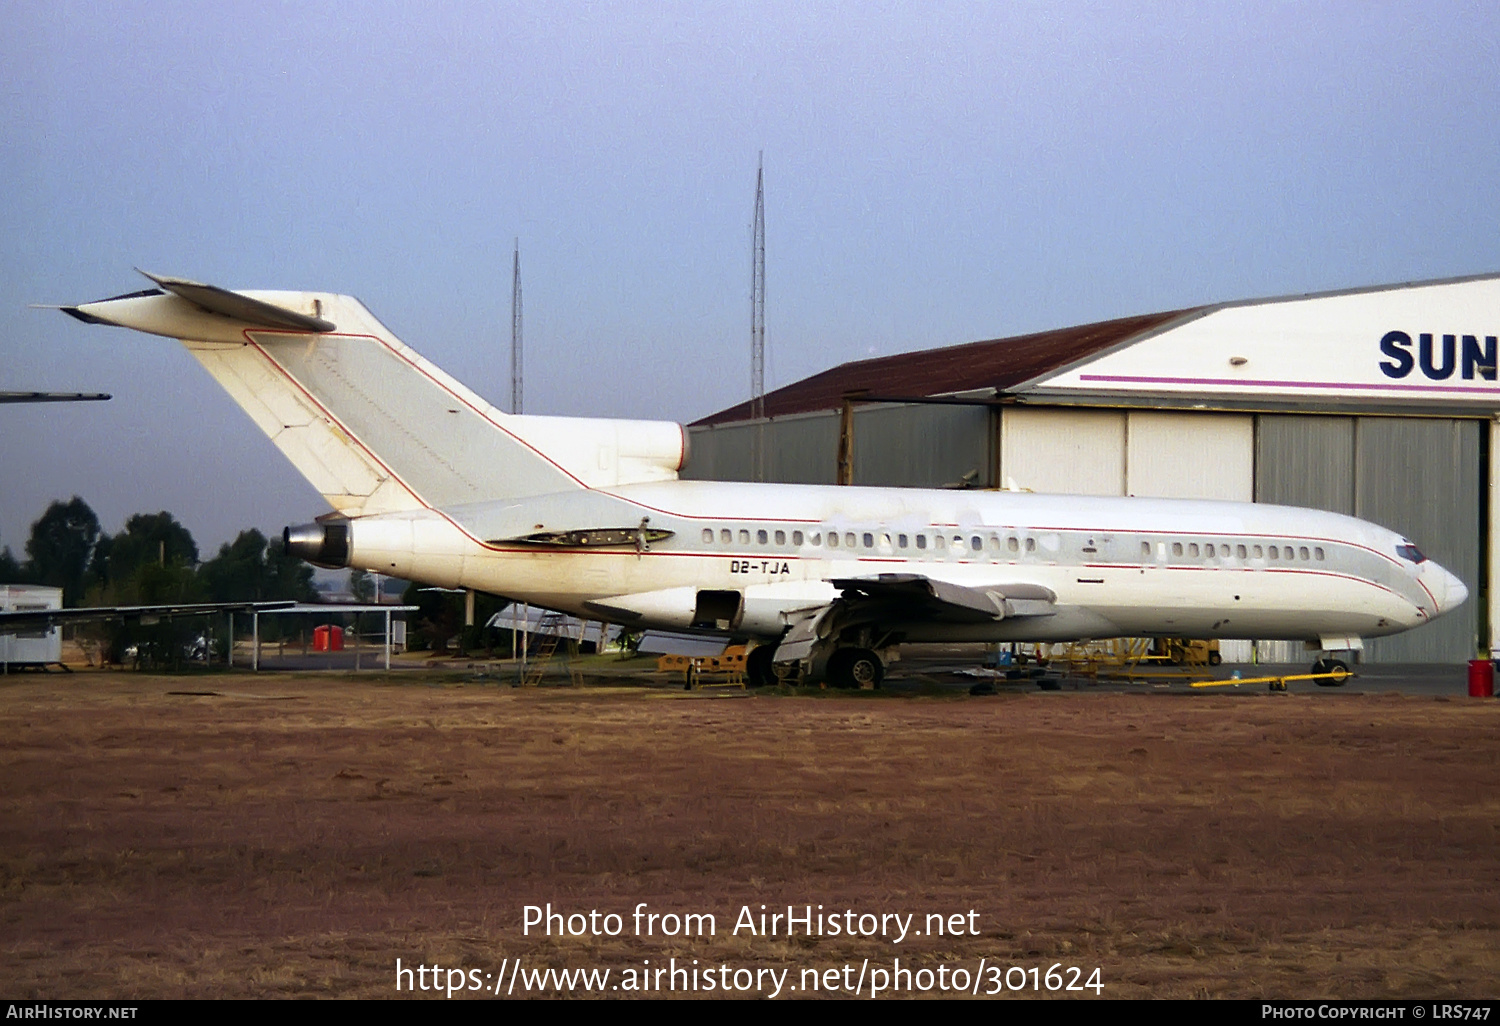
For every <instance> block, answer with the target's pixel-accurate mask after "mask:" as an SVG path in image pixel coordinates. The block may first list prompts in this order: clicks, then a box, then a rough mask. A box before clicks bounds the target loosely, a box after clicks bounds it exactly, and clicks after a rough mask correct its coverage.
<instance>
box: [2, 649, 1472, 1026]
mask: <svg viewBox="0 0 1500 1026" xmlns="http://www.w3.org/2000/svg"><path fill="white" fill-rule="evenodd" d="M183 692H214V693H213V694H188V693H183ZM1497 730H1500V706H1497V704H1496V703H1495V702H1493V701H1480V700H1467V699H1463V698H1454V699H1451V700H1450V699H1447V698H1431V697H1423V698H1411V697H1402V696H1400V695H1380V696H1364V695H1298V694H1287V695H1270V694H1256V695H1232V696H1231V695H1222V694H1193V695H1182V694H1172V695H1168V694H1086V693H1051V694H1041V693H1028V694H1016V695H1001V696H996V697H986V698H969V697H967V696H949V697H942V696H932V695H912V694H907V695H902V696H895V697H892V696H888V695H880V694H870V693H856V694H836V693H828V694H824V695H776V694H765V695H752V696H748V697H738V696H734V697H730V696H713V695H704V694H697V693H695V694H691V695H688V694H683V693H682V692H673V691H666V690H663V689H656V690H653V689H645V688H629V687H590V688H580V689H571V688H542V689H534V690H518V689H513V688H510V687H495V686H478V685H474V684H467V685H463V684H439V683H432V682H424V681H421V680H418V679H414V675H413V674H410V673H408V674H403V675H401V676H400V678H399V679H391V680H389V681H379V680H371V679H365V680H357V681H356V680H350V679H348V678H346V677H340V676H332V675H329V676H322V675H304V676H293V675H280V676H276V677H274V678H254V677H251V676H249V675H215V676H206V677H153V676H147V675H139V674H124V673H95V674H79V675H76V676H73V677H68V678H64V677H58V676H50V677H41V676H35V675H28V676H23V677H19V678H18V677H11V678H9V679H7V680H5V681H4V682H3V683H0V782H3V786H0V923H3V928H0V994H4V995H5V996H7V997H14V998H81V997H114V998H131V997H140V998H147V997H164V998H176V997H262V996H264V997H306V996H339V997H394V996H397V990H396V985H397V981H398V977H397V974H396V962H397V959H398V958H399V959H401V961H402V965H403V966H405V967H416V966H422V967H430V966H432V965H435V964H436V965H441V966H442V968H443V970H444V972H445V973H446V971H447V970H448V969H450V968H451V969H461V970H463V971H465V973H468V974H470V975H466V976H464V977H461V978H460V979H461V984H462V985H468V984H469V983H470V982H471V981H479V982H482V983H483V985H484V987H485V988H486V990H494V989H495V984H494V980H495V979H496V978H497V977H498V978H499V979H500V980H501V981H502V982H504V979H505V976H504V974H505V973H508V972H509V973H514V971H515V966H516V965H517V963H516V962H515V960H516V959H518V958H519V959H521V963H520V964H521V965H522V966H523V967H524V970H525V972H528V973H529V972H531V971H533V970H536V969H540V968H543V967H547V966H553V967H569V968H600V969H603V968H609V969H611V970H612V972H613V973H614V974H615V975H613V976H612V977H611V981H612V983H614V984H615V985H618V982H619V981H621V980H624V979H626V977H625V972H626V971H627V970H630V971H633V972H639V971H640V970H644V969H650V968H659V967H662V966H669V965H673V964H674V963H672V962H671V960H672V959H676V963H675V965H676V966H677V967H683V966H687V965H689V964H690V963H692V961H693V960H694V959H696V960H698V961H697V964H696V966H695V968H697V969H698V970H700V972H702V971H706V970H707V969H709V968H710V967H712V968H713V969H714V971H715V972H716V973H717V972H718V971H719V970H718V967H719V966H726V967H727V972H728V973H729V974H730V975H720V976H718V977H717V978H718V979H719V980H721V981H729V980H732V979H733V976H732V973H733V972H734V971H736V970H741V969H743V970H750V971H754V970H756V969H766V968H771V969H775V970H777V971H780V970H782V969H789V970H790V972H789V974H788V976H787V977H786V987H787V988H789V989H786V990H783V991H782V995H783V996H788V995H790V996H811V994H809V988H808V987H807V986H806V985H805V980H806V977H805V976H804V975H803V974H802V971H803V970H818V971H819V972H822V971H824V970H829V969H838V970H840V971H842V967H844V966H845V965H849V966H851V967H852V968H851V970H850V975H849V976H847V977H844V976H840V977H839V980H840V981H841V983H840V985H841V986H845V987H848V988H852V986H853V984H854V977H855V975H857V974H859V973H861V972H862V971H863V972H864V973H865V976H864V979H865V982H864V984H863V986H864V987H865V993H866V994H867V993H868V987H869V983H870V982H871V981H873V979H874V977H873V976H872V975H870V973H871V972H872V971H873V970H875V969H881V968H884V969H886V970H889V969H892V968H893V967H894V960H895V959H897V958H900V959H901V965H902V966H904V967H906V968H907V969H909V970H915V969H927V970H929V976H928V977H927V978H928V979H929V980H932V979H935V977H934V976H932V975H931V974H932V973H935V972H936V971H937V970H938V969H939V967H946V971H947V972H948V973H949V978H950V979H953V978H954V977H952V970H953V969H954V968H958V967H962V968H963V969H964V970H965V973H966V976H965V979H966V980H967V979H970V978H972V979H973V980H975V981H976V983H975V987H976V988H977V989H978V991H979V992H980V993H981V994H982V993H986V992H988V991H989V990H991V989H992V983H993V982H994V981H996V980H1000V981H1004V980H1005V979H1006V977H1004V975H1003V974H997V973H995V972H994V971H993V970H994V968H995V967H1000V968H1002V969H1008V968H1010V967H1020V968H1021V969H1023V970H1025V974H1024V980H1025V984H1024V986H1025V989H1019V990H1011V989H1005V988H1003V987H1002V993H1003V994H1005V995H1006V996H1016V997H1019V996H1031V995H1034V994H1036V993H1037V992H1038V989H1039V990H1040V992H1041V993H1042V994H1043V995H1046V994H1048V993H1049V991H1048V990H1047V988H1046V985H1045V984H1042V985H1040V986H1039V988H1037V987H1032V985H1031V983H1030V981H1031V980H1032V979H1033V977H1032V976H1031V975H1030V971H1031V969H1032V968H1037V969H1038V970H1039V977H1040V975H1041V974H1045V973H1046V972H1047V971H1048V969H1049V968H1051V967H1053V966H1054V965H1059V964H1060V966H1061V969H1060V971H1063V972H1065V971H1067V970H1068V969H1069V968H1070V967H1077V968H1079V969H1081V970H1083V974H1082V978H1087V977H1088V975H1089V974H1090V973H1091V972H1092V970H1093V969H1095V968H1098V969H1099V970H1100V975H1099V977H1098V979H1099V982H1101V983H1102V986H1103V995H1104V996H1106V997H1117V998H1118V997H1194V996H1207V997H1219V996H1229V997H1250V998H1262V997H1284V998H1293V997H1295V998H1312V997H1343V998H1362V997H1408V998H1409V997H1469V998H1479V997H1491V998H1493V997H1495V996H1496V995H1497V993H1500V983H1497V981H1500V900H1497V897H1496V893H1495V881H1496V879H1497V877H1500V848H1497V841H1500V798H1497V797H1496V794H1495V790H1494V782H1495V779H1496V775H1497V770H1500V765H1497V762H1500V760H1497V753H1500V746H1497V743H1496V735H1497ZM548 903H550V904H551V906H552V908H553V910H554V911H560V912H563V913H584V914H587V913H588V912H590V910H598V912H599V913H600V916H601V917H602V916H604V915H605V914H608V913H615V914H618V915H619V916H620V917H621V919H620V920H619V923H620V924H621V928H620V929H619V931H618V936H608V935H601V936H593V935H591V934H588V933H586V934H585V935H584V936H576V937H575V936H559V935H558V933H559V929H558V927H557V926H556V924H554V929H553V936H551V937H548V936H545V935H544V934H543V933H540V932H539V930H540V928H539V927H533V928H531V930H530V932H529V934H528V933H526V932H523V916H524V914H525V913H524V908H525V906H527V905H538V906H545V905H547V904H548ZM640 903H645V905H646V909H645V911H646V912H647V913H651V912H655V913H659V914H662V915H667V914H670V913H676V914H677V915H679V916H680V915H684V914H687V913H698V914H708V913H711V914H713V915H714V917H715V923H714V931H713V933H712V935H704V936H683V935H681V932H680V930H679V935H678V936H675V937H674V936H663V935H662V934H661V932H660V930H662V929H665V928H668V927H670V926H671V925H672V923H671V922H670V921H669V920H665V919H664V920H658V921H657V922H656V929H655V930H654V931H653V934H652V935H651V936H637V935H636V929H635V926H634V923H633V918H632V912H633V911H634V910H635V909H636V908H637V906H638V905H639V904H640ZM762 905H764V906H766V913H767V915H770V914H773V913H776V912H783V913H784V912H785V909H786V906H788V905H791V906H794V907H795V909H796V910H797V914H799V915H800V914H802V910H803V909H804V908H805V907H807V906H812V907H813V913H814V914H816V913H817V911H818V910H817V906H818V905H822V906H823V909H822V912H823V914H824V915H825V916H832V915H833V914H834V913H837V914H838V916H839V919H840V922H842V923H845V924H851V925H854V926H855V928H856V930H857V929H859V928H860V925H861V921H860V920H859V918H858V917H859V916H860V915H863V914H871V915H873V916H881V915H886V916H889V915H891V914H897V915H906V914H913V915H914V918H913V919H912V920H911V921H910V923H911V926H910V930H911V932H910V933H909V934H908V935H907V936H906V937H905V939H904V940H901V941H900V942H899V943H898V942H895V939H894V938H893V936H891V933H890V931H893V930H894V929H895V927H894V926H890V925H888V926H887V927H886V929H887V930H888V932H887V934H886V935H885V936H881V935H878V934H877V935H875V936H854V937H849V936H846V935H844V934H843V933H840V935H837V936H834V935H831V933H830V932H829V931H828V930H827V929H825V930H824V932H823V935H821V936H819V935H817V933H816V930H815V929H814V930H813V935H812V936H808V935H806V934H807V932H808V931H806V930H804V929H802V927H801V926H800V924H798V925H797V929H796V932H795V935H794V936H792V937H787V936H786V935H785V933H786V931H785V925H784V922H783V923H782V924H778V926H779V929H778V932H777V935H775V936H764V935H761V934H760V933H759V932H758V929H757V932H756V933H754V934H752V933H750V932H749V931H747V930H745V929H743V928H741V929H740V930H738V931H737V932H736V931H735V930H734V927H735V925H736V922H737V919H738V918H739V916H740V914H741V910H742V908H743V907H745V906H748V907H749V909H750V910H751V914H752V916H754V917H759V915H760V913H761V906H762ZM846 911H852V913H853V916H852V917H845V915H844V913H845V912H846ZM970 912H972V913H974V915H973V916H972V918H971V917H970V916H969V913H970ZM937 914H941V915H942V916H944V917H947V916H951V915H957V916H958V917H959V918H958V919H957V920H951V919H947V918H945V919H944V923H945V924H946V929H945V933H944V935H941V936H939V935H935V934H936V930H935V929H932V930H929V929H924V927H925V926H927V925H929V924H930V922H931V921H929V920H928V919H927V916H928V915H937ZM874 921H875V920H874V919H867V920H864V921H863V923H864V924H866V925H868V924H871V923H873V922H874ZM581 922H582V921H581V920H575V921H574V925H575V926H578V925H580V923H581ZM597 922H598V925H599V927H600V932H601V933H602V932H603V926H604V921H602V920H600V921H597ZM695 922H696V923H697V924H698V925H699V926H700V927H701V926H702V924H703V923H704V922H705V920H697V921H695ZM884 922H885V923H889V922H890V921H889V920H885V921H884ZM971 924H972V928H971ZM815 925H816V924H814V926H815ZM756 926H757V928H758V927H759V920H758V918H757V920H756ZM871 929H873V927H871ZM948 930H953V931H954V932H952V933H950V932H948ZM918 933H920V934H921V935H920V936H918V935H917V934H918ZM976 933H977V935H976ZM866 959H868V960H869V961H868V962H866V961H865V960H866ZM981 959H984V960H985V964H986V965H987V966H989V967H991V969H990V971H989V972H988V974H986V973H985V971H984V970H981V969H980V960H981ZM741 978H742V979H743V978H746V977H741ZM511 979H515V977H514V975H512V976H511ZM522 979H523V985H522V986H520V987H517V988H515V990H514V991H513V993H514V995H515V996H517V997H519V996H521V995H522V993H525V992H526V987H525V986H524V982H525V977H523V978H522ZM639 979H643V978H638V982H639ZM819 979H820V980H822V981H824V982H823V984H822V985H821V986H820V989H819V990H818V991H816V993H818V994H825V993H828V992H829V991H828V990H825V989H822V986H828V983H827V981H829V980H831V979H832V977H821V976H820V977H819ZM892 979H893V985H895V984H896V983H898V982H899V977H893V978H892ZM1016 979H1017V978H1016V976H1015V974H1014V972H1012V973H1011V975H1010V977H1009V981H1010V983H1011V985H1012V986H1014V985H1015V982H1016ZM443 980H444V981H445V982H449V983H451V982H452V979H451V978H450V977H447V976H446V975H445V976H444V977H443ZM1065 980H1075V981H1079V982H1081V980H1080V978H1079V977H1067V978H1065ZM799 981H802V982H804V985H803V986H801V987H800V988H799V987H798V984H799ZM413 982H415V981H414V979H413ZM423 982H424V983H428V982H431V980H430V978H429V977H424V980H423ZM668 982H669V981H667V980H660V979H659V982H658V984H657V985H658V986H660V987H662V988H663V989H665V988H666V986H667V985H668ZM410 985H411V984H407V986H408V987H409V986H410ZM792 988H795V989H792ZM678 989H679V991H680V990H681V987H680V986H679V988H678ZM920 989H921V988H920V983H917V984H916V985H908V986H907V987H906V988H905V989H904V990H902V989H900V988H899V987H898V988H897V989H896V990H895V993H896V994H898V995H900V994H906V993H910V992H913V991H916V990H920ZM834 992H835V993H840V992H842V993H849V990H847V989H846V990H843V991H839V990H835V991H834ZM406 993H407V991H406V990H404V989H403V991H402V992H401V996H405V995H406ZM441 993H442V992H441V991H438V992H436V994H435V993H434V992H433V991H427V992H426V993H423V991H422V990H421V989H420V988H419V989H418V991H417V994H418V996H419V997H426V998H429V999H431V998H432V997H434V996H441ZM464 993H465V994H466V995H467V994H468V992H467V991H465V992H464ZM502 993H505V991H504V990H503V989H502ZM573 993H574V994H575V995H577V996H585V992H584V991H583V990H582V989H581V988H580V989H577V990H575V991H574V992H573ZM605 993H606V994H607V995H614V996H624V995H626V994H629V993H632V991H630V990H629V989H628V986H627V989H625V990H622V991H610V990H608V989H607V988H606V990H605ZM651 993H652V995H653V996H655V994H656V991H655V989H653V990H652V991H651ZM696 993H697V994H699V995H703V994H710V995H711V996H718V995H719V994H721V993H722V987H720V988H718V989H715V990H713V991H711V992H710V991H707V990H706V989H705V988H704V986H702V985H701V982H700V986H699V989H698V991H697V992H696ZM745 993H750V994H754V993H761V994H769V993H770V988H769V987H764V988H763V989H761V990H759V991H757V990H754V989H752V990H748V991H745ZM1059 993H1061V994H1068V992H1067V991H1061V992H1059ZM1094 994H1095V991H1094V990H1084V991H1074V992H1072V995H1071V996H1075V997H1080V996H1081V997H1084V998H1090V997H1092V996H1093V995H1094ZM455 996H457V995H455ZM469 996H472V995H469Z"/></svg>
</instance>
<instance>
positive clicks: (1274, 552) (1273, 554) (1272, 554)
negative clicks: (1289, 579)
mask: <svg viewBox="0 0 1500 1026" xmlns="http://www.w3.org/2000/svg"><path fill="white" fill-rule="evenodd" d="M1280 557H1281V552H1280V550H1278V549H1277V548H1276V546H1274V545H1272V546H1271V547H1270V548H1269V549H1267V550H1266V558H1267V559H1279V558H1280Z"/></svg>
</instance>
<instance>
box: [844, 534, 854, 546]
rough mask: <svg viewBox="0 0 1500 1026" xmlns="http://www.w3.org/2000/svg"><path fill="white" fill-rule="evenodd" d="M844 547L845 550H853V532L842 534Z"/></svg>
mask: <svg viewBox="0 0 1500 1026" xmlns="http://www.w3.org/2000/svg"><path fill="white" fill-rule="evenodd" d="M844 547H845V548H850V549H852V548H854V532H853V531H845V532H844Z"/></svg>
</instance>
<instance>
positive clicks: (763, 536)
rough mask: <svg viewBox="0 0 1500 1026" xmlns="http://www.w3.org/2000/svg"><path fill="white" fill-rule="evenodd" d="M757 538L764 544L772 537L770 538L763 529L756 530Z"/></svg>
mask: <svg viewBox="0 0 1500 1026" xmlns="http://www.w3.org/2000/svg"><path fill="white" fill-rule="evenodd" d="M755 540H756V541H758V542H760V543H761V544H762V545H764V544H765V543H766V542H768V541H770V540H771V539H770V536H769V535H767V534H766V532H765V531H763V530H762V531H756V532H755Z"/></svg>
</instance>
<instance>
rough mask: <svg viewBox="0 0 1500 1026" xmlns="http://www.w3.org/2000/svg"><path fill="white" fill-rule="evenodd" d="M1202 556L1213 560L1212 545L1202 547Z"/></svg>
mask: <svg viewBox="0 0 1500 1026" xmlns="http://www.w3.org/2000/svg"><path fill="white" fill-rule="evenodd" d="M1203 554H1204V555H1205V556H1207V557H1208V558H1209V559H1213V558H1214V547H1213V546H1212V545H1205V546H1203Z"/></svg>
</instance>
